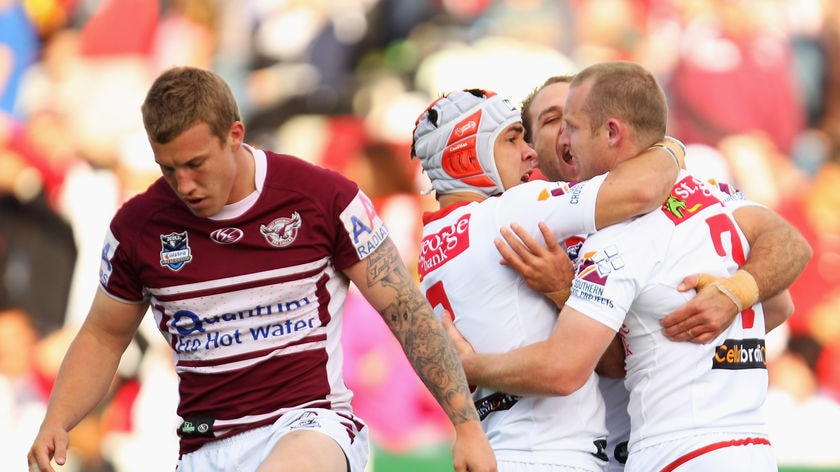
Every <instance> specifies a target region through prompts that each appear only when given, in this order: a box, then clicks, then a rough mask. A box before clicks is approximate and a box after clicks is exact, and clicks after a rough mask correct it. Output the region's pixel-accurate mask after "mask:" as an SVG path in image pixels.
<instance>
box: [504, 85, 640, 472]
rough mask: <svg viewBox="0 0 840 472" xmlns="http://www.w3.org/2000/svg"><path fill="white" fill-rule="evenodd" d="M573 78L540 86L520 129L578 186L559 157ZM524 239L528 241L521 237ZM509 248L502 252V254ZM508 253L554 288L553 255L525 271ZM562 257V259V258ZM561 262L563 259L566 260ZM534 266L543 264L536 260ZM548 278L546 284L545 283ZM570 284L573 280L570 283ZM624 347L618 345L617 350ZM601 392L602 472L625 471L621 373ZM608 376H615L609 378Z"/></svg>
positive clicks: (572, 252)
mask: <svg viewBox="0 0 840 472" xmlns="http://www.w3.org/2000/svg"><path fill="white" fill-rule="evenodd" d="M572 78H573V76H570V75H561V76H552V77H549V78H548V79H546V80H545V82H543V84H542V85H540V86H539V87H537V88H536V89H535V90H534V91H533V92H531V93H530V94H529V95H528V96H527V97H526V98H525V99H524V100H523V101H522V125H523V126H524V127H525V139H526V141H528V142H529V143H530V144H531V146H532V147H533V148H534V150H535V151H536V152H537V159H538V160H539V163H540V167H539V170H540V172H541V173H542V174H543V176H544V177H545V178H547V179H548V180H553V181H567V182H571V181H578V180H582V179H586V178H588V177H592V176H589V175H580V173H579V170H578V169H576V168H573V167H572V166H570V165H567V161H566V160H564V159H563V158H562V156H558V155H557V151H556V146H557V138H558V137H559V136H560V131H561V130H562V124H563V107H564V105H565V102H566V95H567V94H568V92H569V83H570V82H571V81H572ZM523 237H527V236H526V235H524V234H523ZM585 237H586V235H576V236H575V237H572V238H569V239H567V240H566V241H564V243H565V246H566V251H567V253H568V255H569V258H570V259H571V260H572V261H574V260H576V259H577V252H578V250H579V249H580V244H582V243H583V240H584V239H585ZM505 247H506V246H503V247H500V249H501V250H502V251H504V250H505ZM504 254H509V255H508V257H509V258H510V259H509V260H508V258H506V260H507V263H508V264H509V265H510V266H511V267H513V268H514V269H519V270H517V272H519V273H520V275H522V276H523V278H524V279H525V281H526V282H527V283H528V286H530V287H544V286H546V284H554V283H556V282H555V281H554V280H553V278H554V274H553V272H555V270H556V269H553V268H554V267H556V265H557V263H555V262H553V261H552V260H551V259H552V258H553V256H554V254H552V253H546V258H545V259H544V260H545V261H546V264H547V265H546V266H545V267H543V266H540V267H536V266H527V265H526V266H523V263H522V262H521V259H519V258H516V259H515V260H514V259H513V258H514V257H515V256H516V254H510V253H507V252H505V253H504ZM559 256H561V257H562V255H559ZM561 257H558V258H559V259H561V261H562V258H561ZM532 260H534V261H535V262H539V261H542V260H543V259H540V258H536V259H532ZM533 263H534V262H532V264H533ZM544 279H548V280H544ZM569 282H571V280H570V281H569ZM617 348H620V346H617ZM596 372H597V373H599V374H601V375H599V376H598V388H599V390H600V391H601V395H602V396H603V398H604V410H605V424H606V427H607V438H606V439H607V445H606V448H605V449H606V454H607V456H608V458H609V462H608V463H607V466H606V467H605V469H604V472H621V471H623V470H624V463H625V462H626V461H627V441H628V440H629V438H630V416H629V415H628V414H627V401H628V397H629V394H628V392H627V389H626V388H625V387H624V378H623V375H624V373H623V369H621V372H620V373H611V372H604V371H603V370H602V369H596ZM609 375H614V376H613V377H610V376H609Z"/></svg>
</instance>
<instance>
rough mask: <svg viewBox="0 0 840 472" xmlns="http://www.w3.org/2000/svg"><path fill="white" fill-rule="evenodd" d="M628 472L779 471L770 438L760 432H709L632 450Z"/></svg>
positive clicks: (627, 466)
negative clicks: (757, 433)
mask: <svg viewBox="0 0 840 472" xmlns="http://www.w3.org/2000/svg"><path fill="white" fill-rule="evenodd" d="M625 470H626V472H642V471H644V472H650V471H651V470H657V471H661V472H671V471H673V472H708V471H710V470H714V471H716V472H726V471H736V472H742V471H745V470H749V471H750V472H777V471H778V465H777V464H776V458H775V455H774V453H773V448H772V447H771V446H770V441H769V440H768V439H767V438H766V437H765V436H761V435H732V434H708V435H701V436H696V437H693V438H686V439H682V440H678V441H669V442H665V443H661V444H657V445H655V446H650V447H646V448H644V449H641V450H639V451H632V452H631V453H630V458H629V459H628V460H627V464H626V467H625Z"/></svg>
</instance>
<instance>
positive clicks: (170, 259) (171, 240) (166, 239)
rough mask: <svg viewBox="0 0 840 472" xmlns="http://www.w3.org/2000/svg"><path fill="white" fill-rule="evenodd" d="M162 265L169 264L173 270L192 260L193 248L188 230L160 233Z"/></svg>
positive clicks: (179, 268)
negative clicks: (188, 238) (188, 237)
mask: <svg viewBox="0 0 840 472" xmlns="http://www.w3.org/2000/svg"><path fill="white" fill-rule="evenodd" d="M160 244H161V246H163V250H162V251H161V252H160V265H162V266H169V268H170V269H172V270H181V267H184V264H186V263H187V262H190V261H191V260H192V250H191V249H190V246H189V241H188V240H187V232H186V231H184V232H183V233H169V234H165V235H164V234H161V235H160Z"/></svg>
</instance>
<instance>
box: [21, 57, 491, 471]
mask: <svg viewBox="0 0 840 472" xmlns="http://www.w3.org/2000/svg"><path fill="white" fill-rule="evenodd" d="M142 112H143V122H144V125H145V127H146V131H147V134H148V136H149V141H150V143H151V146H152V150H153V152H154V156H155V160H156V162H157V164H158V165H159V166H160V169H161V172H162V174H163V176H162V178H160V179H158V180H157V181H156V182H155V183H153V184H152V185H151V186H150V187H149V189H148V190H146V191H145V192H144V193H142V194H140V195H138V196H136V197H134V198H132V199H131V200H129V201H128V202H126V203H125V205H123V207H122V208H120V210H119V211H118V212H117V214H116V215H115V216H114V218H113V220H112V221H111V225H110V228H109V231H108V233H107V235H106V237H105V243H104V246H103V250H102V263H101V270H100V288H99V290H98V291H97V293H96V295H95V298H94V301H93V304H92V306H91V309H90V311H89V313H88V316H87V318H86V320H85V322H84V324H83V325H82V327H81V329H80V331H79V333H78V334H77V336H76V338H75V340H74V341H73V344H72V346H71V347H70V349H69V350H68V352H67V355H66V357H65V359H64V363H63V365H62V368H61V371H60V373H59V376H58V379H57V381H56V384H55V388H54V390H53V392H52V396H51V399H50V404H49V407H48V410H47V414H46V417H45V419H44V422H43V423H42V425H41V429H40V431H39V433H38V436H37V438H36V439H35V441H34V443H33V445H32V448H31V449H30V451H29V455H28V460H29V464H30V466H31V467H32V468H39V469H40V470H42V471H52V470H53V469H52V467H51V466H50V459H52V458H53V457H54V458H55V461H56V463H58V464H64V462H65V461H66V454H67V448H68V445H69V444H68V442H69V440H68V431H70V430H71V429H72V428H73V427H74V426H76V425H77V424H78V423H79V421H81V420H82V418H84V417H85V415H87V414H88V413H89V412H90V411H91V410H92V409H93V408H94V407H95V406H96V404H97V403H98V402H99V401H100V400H101V399H102V397H103V396H104V395H105V393H106V391H107V389H108V386H109V384H110V383H111V380H112V378H113V376H114V373H115V370H116V368H117V365H118V363H119V360H120V357H121V355H122V353H123V351H124V350H125V348H126V346H127V345H128V343H129V342H130V340H131V339H132V337H133V335H134V333H135V331H136V329H137V327H138V325H139V324H140V322H141V320H142V318H143V316H144V315H145V313H146V311H147V310H149V309H150V310H151V312H152V315H153V316H154V318H155V322H156V325H157V326H158V328H159V329H160V331H161V333H162V335H163V336H164V338H165V339H166V341H167V342H168V343H169V345H170V346H171V347H172V349H173V351H174V353H175V368H176V371H177V374H178V378H179V387H178V389H179V404H178V412H177V413H178V415H179V417H180V418H181V420H182V424H181V426H180V428H179V431H178V433H179V435H180V437H181V440H180V458H179V461H178V469H177V470H179V471H205V470H234V468H236V470H260V471H267V470H281V469H282V470H295V471H309V470H313V471H314V470H318V471H326V470H329V471H348V472H362V471H363V470H364V468H365V464H366V462H367V459H368V434H367V427H366V426H365V424H364V423H363V421H362V420H361V419H359V418H358V417H356V416H355V415H354V414H353V411H352V408H351V406H350V401H351V398H352V392H350V390H349V389H348V388H347V387H346V386H345V385H344V382H343V380H342V378H341V371H342V366H341V362H342V353H341V345H340V340H339V336H340V334H341V323H342V316H341V312H342V310H343V307H344V299H345V296H346V294H347V290H348V287H349V283H350V281H352V282H353V283H354V284H355V285H356V286H357V287H358V288H359V290H360V291H361V292H362V293H363V294H364V295H365V297H366V298H367V300H368V301H369V302H370V303H371V305H372V306H373V307H374V308H376V309H377V310H378V311H379V313H380V314H381V315H382V318H383V319H384V320H385V322H386V323H387V324H388V326H389V328H390V329H391V331H392V332H393V333H394V335H395V336H396V337H397V339H398V340H399V341H400V343H401V344H402V346H403V349H404V350H405V352H406V354H407V357H408V359H409V360H410V361H411V363H412V365H413V367H414V369H415V371H416V372H417V373H418V375H419V376H420V378H421V379H423V381H424V382H425V384H426V385H427V386H428V387H429V389H430V391H431V392H432V393H433V395H434V396H435V398H436V399H437V400H438V402H439V403H440V404H441V406H442V407H443V409H444V411H445V412H446V413H447V414H448V416H449V418H450V419H451V421H452V423H453V424H454V426H455V433H456V441H455V445H454V449H453V459H454V465H455V469H456V470H457V471H472V472H485V471H495V470H496V464H495V458H494V456H493V453H492V451H491V449H490V446H489V443H488V442H487V438H486V437H485V436H484V433H483V431H482V429H481V426H480V423H479V420H478V414H477V412H476V410H475V407H474V405H473V402H472V399H471V397H470V394H469V390H468V386H467V383H466V380H465V377H464V374H463V371H462V370H461V368H460V363H459V362H458V358H457V355H456V353H455V350H454V349H453V347H452V345H451V343H450V341H449V340H448V338H447V336H446V334H445V332H444V331H443V329H442V328H441V326H440V323H439V322H438V320H437V318H436V317H435V315H434V313H433V312H432V309H431V307H430V306H429V304H428V303H427V302H426V300H425V298H424V297H423V295H422V294H421V293H420V291H419V288H418V286H417V284H416V282H415V281H414V279H413V278H412V276H411V274H410V273H409V271H408V270H407V269H406V268H405V266H404V264H403V262H402V261H401V259H400V255H399V253H398V252H397V249H396V247H395V245H394V244H393V242H392V241H391V239H390V238H389V235H388V229H387V228H386V227H385V226H384V225H383V223H382V221H381V219H380V218H379V216H378V215H377V214H376V212H375V210H374V209H373V206H372V204H371V202H370V200H369V199H368V198H367V196H366V195H365V194H364V193H363V192H361V191H360V190H359V188H358V186H357V185H356V184H355V183H353V182H351V181H349V180H348V179H346V178H344V177H342V176H341V175H339V174H338V173H336V172H333V171H330V170H326V169H323V168H320V167H317V166H314V165H312V164H309V163H307V162H305V161H303V160H301V159H298V158H295V157H292V156H287V155H280V154H275V153H273V152H269V151H262V150H258V149H255V148H253V147H251V146H249V145H247V144H245V143H244V136H245V127H244V125H243V124H242V122H241V120H240V117H239V111H238V109H237V105H236V103H235V101H234V98H233V95H232V93H231V91H230V89H229V87H228V85H227V84H226V83H225V82H224V81H223V80H222V79H221V78H220V77H219V76H218V75H216V74H214V73H212V72H209V71H205V70H200V69H196V68H188V67H179V68H173V69H170V70H168V71H166V72H164V73H163V74H162V75H161V76H160V77H158V78H157V80H156V81H155V82H154V84H153V85H152V87H151V89H150V90H149V92H148V94H147V96H146V100H145V102H144V103H143V107H142Z"/></svg>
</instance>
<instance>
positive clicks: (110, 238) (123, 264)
mask: <svg viewBox="0 0 840 472" xmlns="http://www.w3.org/2000/svg"><path fill="white" fill-rule="evenodd" d="M130 208H131V206H130V205H125V206H123V208H122V209H121V210H120V211H118V212H117V214H116V215H115V216H114V218H113V219H112V220H111V224H110V226H109V227H108V231H107V233H106V234H105V241H104V242H103V244H102V252H101V259H100V265H99V284H100V285H101V286H102V288H103V289H104V290H105V292H106V293H107V294H108V295H110V296H112V297H114V298H117V299H119V300H121V301H125V302H130V303H141V302H142V301H144V300H145V299H146V298H147V296H148V294H147V293H145V290H144V288H143V283H142V282H141V281H140V278H139V277H138V276H137V272H136V270H135V267H134V264H133V262H134V261H136V260H137V258H136V257H134V256H133V252H132V249H131V247H132V244H134V243H135V241H136V235H137V234H139V231H140V230H139V229H138V228H133V227H132V225H131V224H132V221H136V219H135V218H133V217H132V216H131V214H130Z"/></svg>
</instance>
